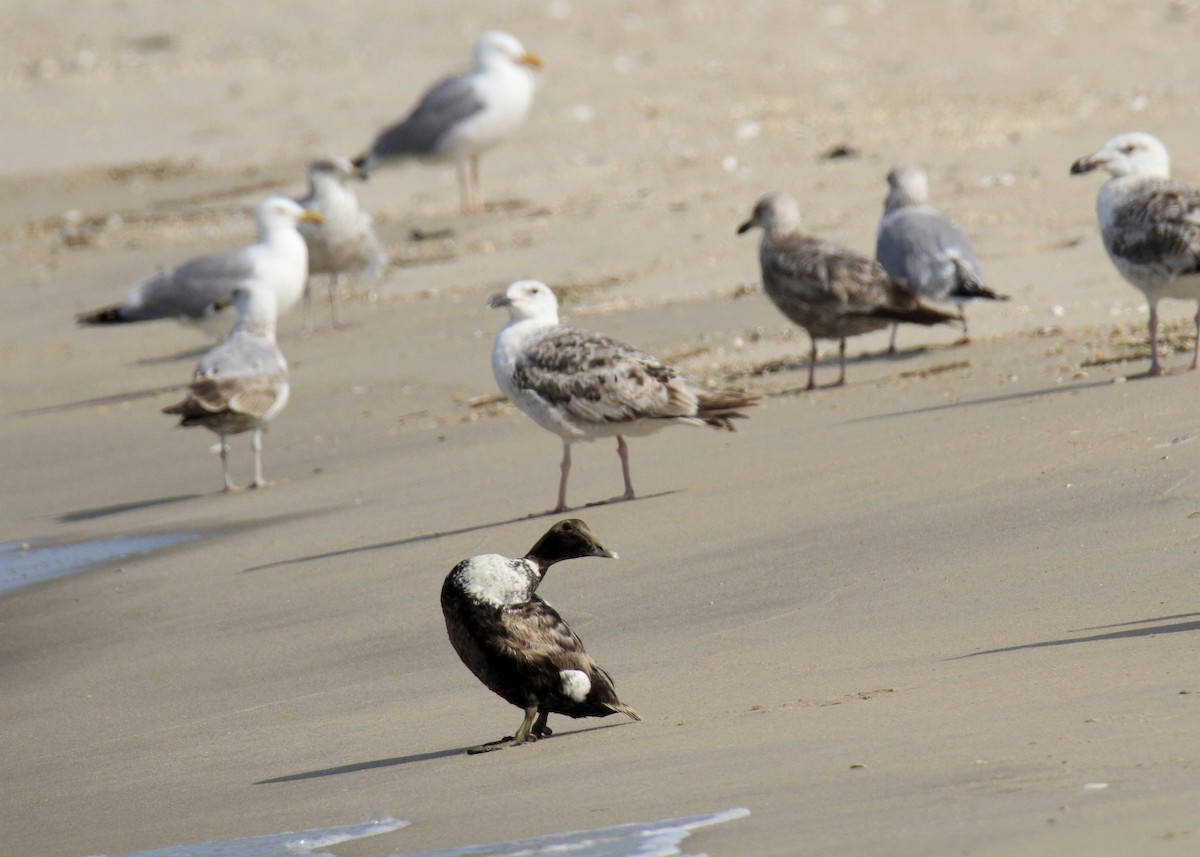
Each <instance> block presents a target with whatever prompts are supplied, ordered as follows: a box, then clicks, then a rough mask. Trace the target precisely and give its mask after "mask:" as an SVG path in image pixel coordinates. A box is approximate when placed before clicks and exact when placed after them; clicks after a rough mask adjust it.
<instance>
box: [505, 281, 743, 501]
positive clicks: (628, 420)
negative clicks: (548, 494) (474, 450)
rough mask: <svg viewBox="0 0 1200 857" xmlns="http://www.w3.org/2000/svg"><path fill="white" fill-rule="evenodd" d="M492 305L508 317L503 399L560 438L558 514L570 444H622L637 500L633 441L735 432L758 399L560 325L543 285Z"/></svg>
mask: <svg viewBox="0 0 1200 857" xmlns="http://www.w3.org/2000/svg"><path fill="white" fill-rule="evenodd" d="M488 305H489V306H491V307H492V308H493V309H497V308H500V307H504V308H506V309H507V310H508V315H509V322H508V324H507V325H505V327H504V329H502V330H501V331H500V333H499V335H497V337H496V343H495V346H494V347H493V349H492V372H493V374H494V375H495V376H496V383H497V384H498V385H499V387H500V391H501V392H502V393H504V395H506V396H507V397H508V398H509V400H510V401H511V402H512V403H513V404H514V405H516V406H517V407H518V408H520V409H521V410H522V411H524V412H525V413H526V414H527V415H528V416H529V417H530V419H532V420H533V421H534V422H535V423H537V424H538V425H540V426H541V427H542V428H544V429H546V430H547V431H551V432H554V433H555V434H556V435H558V436H559V437H560V438H562V444H563V458H562V478H561V481H560V482H559V486H558V503H557V505H556V506H555V508H554V511H556V512H562V511H565V510H566V508H567V476H568V475H569V473H570V472H571V444H572V443H574V442H576V441H586V440H595V439H596V438H600V437H613V436H615V437H616V438H617V455H618V456H620V459H621V473H622V475H623V476H624V478H625V493H624V495H622V496H621V497H620V498H614V499H622V500H632V499H633V497H634V492H633V483H632V481H631V480H630V477H629V452H628V449H627V447H626V444H625V436H626V435H643V434H649V433H651V432H654V431H657V430H658V429H661V428H664V427H665V426H667V425H671V424H674V423H691V424H693V425H708V426H712V427H713V428H718V429H728V430H729V431H733V430H734V427H733V423H732V422H731V421H732V420H734V419H739V418H743V417H745V416H746V414H744V413H743V412H742V410H743V409H744V408H747V407H750V406H752V405H753V404H755V403H756V402H757V401H758V398H759V397H758V396H756V395H753V394H749V393H741V392H737V391H733V390H729V391H715V392H714V391H708V390H704V389H702V388H700V387H696V386H693V385H692V384H690V383H689V382H688V381H687V380H686V379H684V378H683V377H682V376H680V375H679V373H678V372H677V371H676V370H675V369H673V368H672V367H670V366H667V365H665V364H664V363H662V362H660V361H659V360H657V359H656V358H654V357H651V356H650V355H649V354H644V353H643V352H641V351H638V350H636V349H634V348H630V347H629V346H627V345H624V344H622V343H620V342H618V341H617V340H615V339H612V338H610V337H608V336H605V335H604V334H601V333H591V332H589V331H585V330H579V329H577V328H574V327H565V326H563V325H561V324H559V321H558V299H557V298H556V297H555V296H554V292H552V291H551V290H550V287H549V286H547V285H546V284H545V283H541V282H538V281H537V280H520V281H518V282H515V283H513V284H512V285H510V286H509V287H508V289H507V290H506V291H504V292H503V293H501V294H496V295H492V297H491V299H490V300H489V301H488Z"/></svg>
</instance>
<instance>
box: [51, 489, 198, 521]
mask: <svg viewBox="0 0 1200 857" xmlns="http://www.w3.org/2000/svg"><path fill="white" fill-rule="evenodd" d="M204 496H207V495H205V494H175V495H173V496H171V497H156V498H154V499H153V500H135V501H133V502H130V503H114V504H113V505H111V506H96V507H94V508H91V509H78V510H76V511H74V512H66V513H65V514H62V515H59V516H58V519H57V520H58V522H59V523H60V524H73V523H76V522H78V521H92V520H95V519H96V518H107V517H108V516H109V515H120V514H122V513H124V512H136V511H138V510H140V509H152V508H154V507H155V506H170V505H171V504H173V503H185V502H187V501H188V500H196V499H199V498H200V497H204Z"/></svg>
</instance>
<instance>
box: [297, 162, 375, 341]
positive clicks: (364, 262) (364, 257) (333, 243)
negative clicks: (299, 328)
mask: <svg viewBox="0 0 1200 857" xmlns="http://www.w3.org/2000/svg"><path fill="white" fill-rule="evenodd" d="M365 178H366V173H365V172H363V171H362V170H361V169H359V168H358V167H355V166H354V165H353V164H351V163H350V161H349V159H347V158H343V157H336V156H334V157H322V158H316V159H315V160H313V161H312V162H311V163H310V164H309V165H308V195H307V196H305V197H303V198H302V199H298V200H296V202H297V204H299V205H300V207H301V208H304V209H305V210H307V211H315V212H317V213H318V214H319V215H320V216H321V222H320V223H310V222H305V223H301V224H300V227H299V228H300V234H301V235H302V236H304V242H305V243H306V244H307V245H308V276H309V281H308V282H307V283H306V284H305V286H304V331H305V333H312V330H313V318H312V277H313V275H314V274H328V275H329V308H330V312H331V313H332V316H333V326H334V327H340V326H341V323H342V322H341V317H340V312H339V308H338V285H339V280H340V279H341V276H342V274H349V275H351V276H354V275H358V274H361V275H364V276H366V277H368V278H369V279H375V278H377V277H378V276H379V275H380V274H382V273H383V270H384V268H385V267H387V254H386V253H385V252H384V250H383V245H382V244H380V242H379V236H377V235H376V234H375V228H374V226H372V225H371V215H369V214H367V213H366V212H365V211H363V210H361V209H360V208H359V207H358V199H357V197H355V195H354V191H353V190H351V188H350V185H349V181H350V179H365Z"/></svg>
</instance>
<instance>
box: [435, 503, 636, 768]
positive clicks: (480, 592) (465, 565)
mask: <svg viewBox="0 0 1200 857" xmlns="http://www.w3.org/2000/svg"><path fill="white" fill-rule="evenodd" d="M586 556H597V557H608V558H611V559H616V556H617V555H616V554H615V553H613V552H611V551H609V550H607V549H605V548H604V546H603V545H601V544H600V541H599V540H598V539H597V538H596V536H595V535H593V534H592V531H591V530H589V529H588V526H587V524H585V523H584V522H583V521H581V520H579V519H577V518H573V519H569V520H564V521H559V522H558V523H557V524H555V525H554V526H553V527H551V528H550V529H549V530H548V531H547V532H546V534H545V535H544V536H542V537H541V538H540V539H539V540H538V542H537V544H535V545H534V546H533V547H532V548H530V550H529V553H527V554H526V555H525V556H524V557H521V558H519V559H514V558H510V557H506V556H501V555H499V554H483V555H481V556H473V557H471V558H470V559H465V560H463V561H462V562H460V563H459V564H458V565H456V566H455V567H454V568H453V570H451V572H450V573H449V574H448V575H447V576H446V581H445V583H443V584H442V613H443V614H444V615H445V617H446V632H447V633H448V634H449V636H450V643H451V645H453V646H454V650H455V651H456V652H458V656H459V657H460V658H462V662H463V663H464V664H466V665H467V668H468V669H469V670H471V672H473V673H474V674H475V677H476V678H478V679H479V680H480V681H481V682H483V683H484V685H486V686H487V687H488V689H489V690H491V691H493V692H494V693H496V694H497V695H499V696H500V697H502V698H504V699H505V700H507V701H508V702H510V703H512V704H513V705H515V706H517V707H518V708H520V709H523V710H524V712H525V715H524V717H523V718H522V720H521V725H520V726H519V727H518V728H517V731H516V733H515V734H513V735H511V736H509V737H507V738H502V739H500V740H499V741H493V742H491V743H488V744H483V745H481V746H479V747H474V748H472V749H471V750H469V751H468V752H469V753H485V752H488V751H491V750H502V749H504V748H505V747H516V746H519V745H521V744H524V743H526V742H527V741H536V740H537V739H538V738H542V737H545V736H548V735H550V734H551V730H550V728H549V727H548V726H547V725H546V720H547V718H548V717H549V716H550V715H551V714H565V715H567V716H568V717H607V716H608V715H610V714H624V715H626V716H628V717H631V718H633V719H634V720H641V719H642V718H641V716H640V715H638V713H637V712H636V711H634V710H633V709H632V708H630V707H629V706H628V705H625V704H624V703H622V702H621V701H620V700H619V699H618V698H617V691H616V688H615V687H614V686H613V680H612V676H610V675H609V674H608V672H607V671H606V670H605V669H604V668H603V667H602V666H600V664H598V663H596V661H595V660H593V659H592V657H591V656H590V655H588V653H587V652H586V651H584V648H583V642H582V641H581V640H580V639H579V637H578V636H577V635H576V634H575V632H574V631H572V630H571V629H570V627H569V626H568V625H567V623H566V622H565V621H563V618H562V617H561V616H559V615H558V612H557V611H556V610H555V609H554V608H553V607H551V606H550V605H549V604H547V603H546V602H545V601H543V600H542V599H541V598H539V597H538V596H537V595H536V594H535V590H536V589H537V587H538V584H539V583H541V582H542V578H543V577H545V575H546V572H547V571H548V570H549V568H550V566H552V565H554V563H556V562H560V561H561V560H564V559H576V558H578V557H586Z"/></svg>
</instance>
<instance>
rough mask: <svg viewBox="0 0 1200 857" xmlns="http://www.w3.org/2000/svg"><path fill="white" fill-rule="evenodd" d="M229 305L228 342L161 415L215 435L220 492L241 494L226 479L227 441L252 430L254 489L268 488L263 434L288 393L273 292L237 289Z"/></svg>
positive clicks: (202, 362) (213, 353)
mask: <svg viewBox="0 0 1200 857" xmlns="http://www.w3.org/2000/svg"><path fill="white" fill-rule="evenodd" d="M231 300H232V302H233V305H234V306H235V307H236V308H237V311H238V320H237V323H236V324H235V325H234V326H233V331H232V332H231V333H230V334H229V338H228V339H226V340H225V341H224V342H222V343H221V344H220V345H218V346H217V347H216V348H213V349H212V350H211V351H209V352H208V353H207V354H205V355H204V356H203V357H202V358H200V363H199V364H198V365H197V366H196V371H195V373H193V375H192V382H191V383H190V384H188V395H187V398H186V399H184V400H183V401H182V402H180V403H179V404H177V405H171V406H170V407H167V408H163V413H164V414H178V415H179V416H180V420H179V425H181V426H204V427H205V428H207V429H210V430H211V431H214V432H216V433H217V435H218V436H219V437H220V438H221V470H222V472H223V473H224V475H225V490H226V491H227V492H230V493H233V492H236V491H241V490H242V489H241V488H238V487H237V486H236V485H234V484H233V479H232V478H231V477H230V475H229V445H228V444H227V443H226V441H225V438H226V436H227V435H231V434H241V433H242V432H245V431H251V430H253V432H254V441H253V444H254V482H253V487H255V488H266V487H268V486H269V485H270V484H271V483H269V482H267V481H266V480H265V479H264V478H263V467H262V432H263V429H264V428H265V426H266V424H267V423H268V422H269V421H270V420H271V418H272V417H274V416H275V415H276V414H278V413H279V412H280V411H281V410H283V406H284V405H286V404H287V400H288V392H289V388H288V367H287V361H286V360H284V359H283V354H282V353H281V352H280V350H279V346H277V345H276V344H275V306H276V299H275V293H274V292H272V291H271V290H270V289H266V288H263V287H261V286H249V287H248V286H238V287H236V288H235V289H234V290H233V296H232V299H231Z"/></svg>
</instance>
